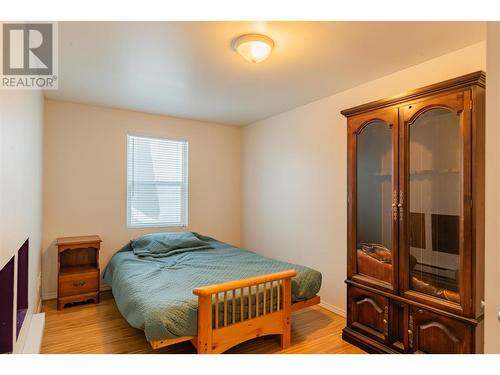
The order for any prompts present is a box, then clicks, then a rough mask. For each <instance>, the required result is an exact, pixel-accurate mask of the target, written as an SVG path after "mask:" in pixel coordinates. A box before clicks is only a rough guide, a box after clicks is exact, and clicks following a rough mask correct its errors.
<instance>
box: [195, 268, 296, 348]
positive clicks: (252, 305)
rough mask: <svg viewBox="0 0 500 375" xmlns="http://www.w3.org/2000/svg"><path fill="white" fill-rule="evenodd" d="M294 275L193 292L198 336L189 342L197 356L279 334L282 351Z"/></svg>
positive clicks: (281, 274)
mask: <svg viewBox="0 0 500 375" xmlns="http://www.w3.org/2000/svg"><path fill="white" fill-rule="evenodd" d="M296 274H297V273H296V272H295V271H294V270H288V271H283V272H277V273H273V274H268V275H262V276H256V277H251V278H248V279H242V280H236V281H230V282H226V283H222V284H216V285H209V286H205V287H201V288H196V289H194V290H193V293H194V294H196V295H197V296H198V336H197V337H195V338H193V339H192V340H191V341H192V343H193V344H194V345H195V346H196V348H197V350H198V353H222V352H224V351H226V350H228V349H229V348H231V347H233V346H235V345H237V344H239V343H241V342H244V341H247V340H250V339H252V338H255V337H259V336H264V335H273V334H277V335H281V347H282V348H283V349H284V348H287V347H288V346H290V342H291V313H292V277H294V276H295V275H296ZM254 291H255V292H254ZM220 305H222V306H223V308H219V306H220ZM214 306H215V308H214ZM219 310H222V311H219ZM221 314H222V315H221Z"/></svg>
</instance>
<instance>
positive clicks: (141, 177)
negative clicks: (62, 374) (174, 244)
mask: <svg viewBox="0 0 500 375" xmlns="http://www.w3.org/2000/svg"><path fill="white" fill-rule="evenodd" d="M187 153H188V144H187V142H186V141H179V140H171V139H163V138H150V137H140V136H135V135H128V136H127V159H128V160H127V224H128V226H129V227H131V228H145V227H172V226H176V227H177V226H187V205H188V202H187V200H188V199H187V195H188V183H187V181H188V180H187V160H188V158H187Z"/></svg>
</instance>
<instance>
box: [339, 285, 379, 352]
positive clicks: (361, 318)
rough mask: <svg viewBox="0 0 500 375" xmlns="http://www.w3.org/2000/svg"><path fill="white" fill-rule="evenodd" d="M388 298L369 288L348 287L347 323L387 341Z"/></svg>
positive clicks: (373, 336) (361, 331)
mask: <svg viewBox="0 0 500 375" xmlns="http://www.w3.org/2000/svg"><path fill="white" fill-rule="evenodd" d="M388 319H389V300H388V298H386V297H384V296H381V295H378V294H376V293H372V292H369V291H367V290H364V289H361V288H356V287H353V286H348V287H347V325H348V326H349V327H350V328H352V329H354V330H356V331H358V332H360V333H363V334H364V335H366V336H369V337H371V338H373V339H375V340H377V341H380V342H386V341H387V338H388V334H389V331H388V329H389V324H388V323H389V322H388Z"/></svg>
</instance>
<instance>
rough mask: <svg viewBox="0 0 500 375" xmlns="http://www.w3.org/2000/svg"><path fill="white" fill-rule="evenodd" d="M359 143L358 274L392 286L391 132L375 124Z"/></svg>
mask: <svg viewBox="0 0 500 375" xmlns="http://www.w3.org/2000/svg"><path fill="white" fill-rule="evenodd" d="M356 142H357V145H356V150H357V151H356V152H357V199H356V203H357V226H356V228H357V235H356V236H357V238H356V243H357V252H356V253H357V267H358V270H357V272H358V273H359V274H364V275H366V276H370V277H373V278H376V279H378V280H381V281H385V282H387V283H392V208H391V204H392V163H393V159H392V154H393V151H392V130H391V128H390V127H389V126H388V125H387V124H386V123H384V122H381V121H374V122H372V123H370V124H368V125H366V126H365V128H364V129H363V130H362V131H361V133H360V134H359V135H358V136H357V139H356Z"/></svg>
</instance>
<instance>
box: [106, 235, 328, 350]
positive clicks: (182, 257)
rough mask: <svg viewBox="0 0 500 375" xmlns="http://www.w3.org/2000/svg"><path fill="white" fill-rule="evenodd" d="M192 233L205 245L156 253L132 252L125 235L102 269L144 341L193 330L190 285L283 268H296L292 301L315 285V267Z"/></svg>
mask: <svg viewBox="0 0 500 375" xmlns="http://www.w3.org/2000/svg"><path fill="white" fill-rule="evenodd" d="M195 235H196V237H198V238H199V239H200V240H201V241H205V242H207V243H208V244H209V247H208V248H207V246H201V247H198V248H196V247H191V248H186V249H181V250H179V251H173V252H168V253H167V254H165V255H164V256H162V257H157V256H137V255H135V254H134V251H133V247H134V244H135V243H134V241H131V242H130V243H129V244H128V245H127V246H125V247H124V248H123V249H121V250H120V251H119V252H117V253H116V254H115V255H114V256H113V257H112V258H111V260H110V262H109V264H108V265H107V267H106V269H105V271H104V276H103V278H104V280H105V281H106V283H107V284H109V285H110V286H111V287H112V290H113V296H114V298H115V300H116V304H117V306H118V309H119V310H120V312H121V313H122V315H123V316H124V317H125V319H126V320H127V321H128V323H129V324H130V325H131V326H133V327H135V328H139V329H142V330H144V332H145V334H146V338H147V340H149V341H151V340H162V339H167V338H175V337H180V336H195V335H196V333H197V309H198V304H197V301H198V300H197V297H196V296H195V295H193V293H192V290H193V289H194V288H196V287H200V286H205V285H211V284H217V283H221V282H226V281H232V280H238V279H243V278H247V277H251V276H256V275H263V274H268V273H274V272H279V271H284V270H288V269H294V270H296V271H297V276H296V277H294V278H293V280H292V300H293V301H300V300H304V299H308V298H311V297H313V296H314V295H315V294H316V293H318V291H319V289H320V287H321V273H319V272H318V271H315V270H313V269H310V268H307V267H304V266H299V265H296V264H291V263H284V262H280V261H277V260H274V259H271V258H266V257H263V256H260V255H257V254H255V253H253V252H250V251H247V250H243V249H240V248H237V247H234V246H231V245H228V244H225V243H223V242H219V241H216V240H214V239H212V238H209V237H205V236H201V235H198V234H195ZM138 240H139V239H138ZM141 245H142V244H141ZM136 246H137V245H136ZM141 251H143V248H142V247H141ZM141 254H142V253H141ZM155 254H156V253H155ZM268 289H269V288H268ZM252 293H253V292H252ZM269 294H270V293H267V296H268V300H269ZM274 295H276V293H274ZM236 297H237V298H236V301H238V300H239V297H238V295H237V296H236ZM254 298H255V296H254ZM229 306H231V303H229ZM244 306H245V304H244ZM268 306H269V303H268ZM245 309H246V306H245ZM238 311H239V308H237V309H236V312H238ZM237 315H238V317H239V313H238V314H237ZM238 320H239V318H237V320H236V321H238Z"/></svg>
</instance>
